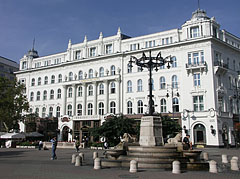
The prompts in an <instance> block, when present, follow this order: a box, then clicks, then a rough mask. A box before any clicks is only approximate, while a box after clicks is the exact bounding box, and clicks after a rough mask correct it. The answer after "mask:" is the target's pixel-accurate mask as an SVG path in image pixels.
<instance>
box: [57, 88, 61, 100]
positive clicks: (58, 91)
mask: <svg viewBox="0 0 240 179" xmlns="http://www.w3.org/2000/svg"><path fill="white" fill-rule="evenodd" d="M60 98H61V89H58V90H57V99H60Z"/></svg>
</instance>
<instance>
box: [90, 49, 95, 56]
mask: <svg viewBox="0 0 240 179" xmlns="http://www.w3.org/2000/svg"><path fill="white" fill-rule="evenodd" d="M89 56H90V57H95V56H96V47H93V48H90V54H89Z"/></svg>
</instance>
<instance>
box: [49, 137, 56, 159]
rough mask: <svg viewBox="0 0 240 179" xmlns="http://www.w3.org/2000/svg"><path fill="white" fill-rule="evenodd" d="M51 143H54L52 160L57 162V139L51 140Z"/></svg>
mask: <svg viewBox="0 0 240 179" xmlns="http://www.w3.org/2000/svg"><path fill="white" fill-rule="evenodd" d="M50 142H52V158H51V160H55V159H57V155H56V149H57V138H56V137H54V138H52V139H51V140H50Z"/></svg>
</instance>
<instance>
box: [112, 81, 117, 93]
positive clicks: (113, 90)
mask: <svg viewBox="0 0 240 179" xmlns="http://www.w3.org/2000/svg"><path fill="white" fill-rule="evenodd" d="M115 92H116V85H115V83H114V82H112V83H111V93H112V94H114V93H115Z"/></svg>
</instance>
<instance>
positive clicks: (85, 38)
mask: <svg viewBox="0 0 240 179" xmlns="http://www.w3.org/2000/svg"><path fill="white" fill-rule="evenodd" d="M83 42H84V43H87V36H86V35H85V37H84V41H83Z"/></svg>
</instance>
